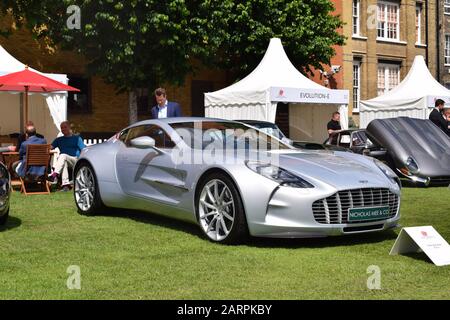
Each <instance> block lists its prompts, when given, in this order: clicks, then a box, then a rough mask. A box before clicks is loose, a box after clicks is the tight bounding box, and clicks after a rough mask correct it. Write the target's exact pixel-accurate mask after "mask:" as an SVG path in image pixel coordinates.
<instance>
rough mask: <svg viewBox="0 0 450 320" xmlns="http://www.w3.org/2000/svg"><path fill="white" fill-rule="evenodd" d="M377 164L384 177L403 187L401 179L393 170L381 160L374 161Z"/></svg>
mask: <svg viewBox="0 0 450 320" xmlns="http://www.w3.org/2000/svg"><path fill="white" fill-rule="evenodd" d="M374 162H375V164H376V165H377V167H378V168H379V169H380V170H381V172H383V173H384V175H385V176H386V177H387V178H388V179H389V180H390V181H391V182H392V183H396V184H398V186H399V187H401V186H402V184H401V182H400V179H399V177H398V176H397V175H396V174H395V172H394V171H392V170H391V168H389V167H388V166H387V165H386V164H384V163H383V162H381V161H380V160H377V159H374Z"/></svg>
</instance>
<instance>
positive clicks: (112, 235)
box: [0, 188, 450, 299]
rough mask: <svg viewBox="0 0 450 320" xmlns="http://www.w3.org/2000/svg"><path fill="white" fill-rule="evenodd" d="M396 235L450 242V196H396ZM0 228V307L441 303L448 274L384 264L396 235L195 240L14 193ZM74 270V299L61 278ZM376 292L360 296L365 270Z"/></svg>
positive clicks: (68, 202) (184, 230) (138, 218)
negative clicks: (77, 302)
mask: <svg viewBox="0 0 450 320" xmlns="http://www.w3.org/2000/svg"><path fill="white" fill-rule="evenodd" d="M402 199H403V203H402V220H401V223H402V225H403V226H419V225H433V226H434V227H435V228H436V229H437V230H438V231H439V232H440V233H441V235H442V236H443V237H444V238H446V239H450V190H449V189H448V188H430V189H413V188H406V189H404V190H403V198H402ZM11 206H12V207H11V217H10V219H9V222H8V224H7V225H6V227H3V228H2V229H0V299H449V298H450V266H448V267H436V266H434V265H433V264H432V263H431V262H430V261H429V260H428V259H427V258H426V257H425V256H424V255H423V254H413V255H408V256H389V251H390V248H391V247H392V245H393V243H394V241H395V238H396V235H397V233H398V231H399V230H396V231H395V232H392V231H391V232H387V233H375V234H365V235H358V236H345V237H333V238H326V239H315V240H305V239H303V240H302V239H297V240H277V239H252V240H251V241H249V242H248V243H247V244H246V245H242V246H224V245H217V244H213V243H210V242H209V241H207V240H205V239H204V238H203V237H202V236H201V233H200V230H199V229H198V228H197V227H196V226H195V225H190V224H187V223H183V222H178V221H174V220H171V219H166V218H162V217H158V216H155V215H152V214H147V213H140V212H133V213H130V212H126V213H123V215H120V214H117V213H116V214H115V216H96V217H84V216H80V215H78V214H77V212H76V209H75V205H74V203H73V199H72V195H71V194H66V193H54V194H52V195H50V196H29V197H25V196H23V195H20V194H19V193H17V192H16V193H14V194H13V196H12V204H11ZM70 265H78V266H80V268H81V290H69V289H67V287H66V281H67V278H68V276H69V274H68V273H67V272H66V271H67V268H68V267H69V266H70ZM370 265H377V266H379V267H380V269H381V290H369V289H367V286H366V282H367V278H368V276H369V274H367V268H368V266H370Z"/></svg>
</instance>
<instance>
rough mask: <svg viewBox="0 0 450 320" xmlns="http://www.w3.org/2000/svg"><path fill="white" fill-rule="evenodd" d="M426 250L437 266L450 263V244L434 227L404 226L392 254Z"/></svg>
mask: <svg viewBox="0 0 450 320" xmlns="http://www.w3.org/2000/svg"><path fill="white" fill-rule="evenodd" d="M408 252H424V253H425V254H426V255H427V256H428V258H430V260H431V261H432V262H433V263H434V264H435V265H437V266H446V265H450V245H449V244H448V243H447V241H445V239H444V238H442V236H441V235H440V234H439V233H438V232H437V231H436V230H435V229H434V228H433V227H432V226H425V227H410V228H403V229H402V230H401V231H400V234H399V235H398V237H397V240H395V243H394V246H393V247H392V249H391V252H390V253H389V254H390V255H396V254H402V253H408Z"/></svg>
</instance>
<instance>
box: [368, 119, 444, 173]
mask: <svg viewBox="0 0 450 320" xmlns="http://www.w3.org/2000/svg"><path fill="white" fill-rule="evenodd" d="M367 134H368V136H369V137H370V139H371V140H372V141H374V142H376V144H377V145H379V146H382V147H384V148H386V150H387V151H388V153H389V154H390V155H391V156H392V158H393V159H394V161H395V164H396V166H397V168H402V167H404V166H405V164H406V161H407V159H408V158H409V157H411V158H413V159H414V161H415V162H416V163H417V164H418V166H419V169H420V172H419V175H421V176H426V177H436V176H450V139H449V137H448V136H447V135H446V134H445V133H443V132H442V131H441V130H440V129H439V128H438V127H437V126H435V125H434V124H433V123H432V122H431V121H430V120H422V119H414V118H408V117H399V118H392V119H375V120H373V121H371V122H370V123H369V125H368V127H367Z"/></svg>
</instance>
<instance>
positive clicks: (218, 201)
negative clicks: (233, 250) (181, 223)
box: [195, 173, 248, 244]
mask: <svg viewBox="0 0 450 320" xmlns="http://www.w3.org/2000/svg"><path fill="white" fill-rule="evenodd" d="M197 190H198V192H197V196H196V200H195V204H196V214H197V221H198V223H199V225H200V228H201V229H202V231H203V233H204V234H205V235H206V236H207V237H208V238H209V239H210V240H211V241H213V242H219V243H225V244H238V243H242V242H243V241H245V240H246V238H247V236H248V227H247V221H246V218H245V212H244V206H243V204H242V200H241V197H240V195H239V192H238V190H237V188H236V186H235V185H234V183H233V181H232V180H231V179H230V178H229V177H228V176H227V175H225V174H223V173H213V174H210V175H208V176H207V177H206V178H205V179H203V180H202V181H201V182H200V184H199V187H198V189H197Z"/></svg>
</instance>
